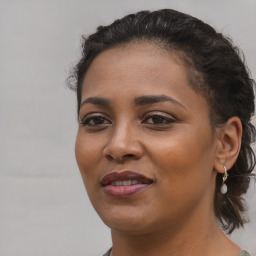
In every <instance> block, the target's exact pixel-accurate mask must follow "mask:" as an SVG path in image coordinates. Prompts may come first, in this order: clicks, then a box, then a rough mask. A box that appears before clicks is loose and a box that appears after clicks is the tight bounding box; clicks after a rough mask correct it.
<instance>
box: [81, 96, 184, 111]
mask: <svg viewBox="0 0 256 256" xmlns="http://www.w3.org/2000/svg"><path fill="white" fill-rule="evenodd" d="M165 101H169V102H172V103H174V104H177V105H179V106H181V107H183V108H184V109H186V110H187V108H186V107H185V106H183V105H182V104H181V103H180V102H178V101H177V100H175V99H173V98H171V97H169V96H167V95H145V96H140V97H137V98H135V99H134V104H135V105H136V106H141V105H148V104H156V103H159V102H165ZM88 103H90V104H94V105H99V106H103V107H110V105H111V104H110V101H109V100H107V99H104V98H100V97H90V98H88V99H86V100H84V101H83V102H82V103H81V106H80V107H82V106H83V105H85V104H88Z"/></svg>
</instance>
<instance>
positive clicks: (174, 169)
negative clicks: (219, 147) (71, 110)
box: [76, 43, 216, 234]
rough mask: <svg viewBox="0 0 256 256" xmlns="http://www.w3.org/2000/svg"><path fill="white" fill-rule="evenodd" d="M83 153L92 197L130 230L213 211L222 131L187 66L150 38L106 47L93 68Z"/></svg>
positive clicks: (85, 101)
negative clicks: (214, 124)
mask: <svg viewBox="0 0 256 256" xmlns="http://www.w3.org/2000/svg"><path fill="white" fill-rule="evenodd" d="M80 121H81V124H80V126H79V130H78V134H77V141H76V158H77V162H78V166H79V168H80V171H81V175H82V178H83V181H84V184H85V187H86V189H87V192H88V195H89V198H90V200H91V202H92V204H93V206H94V208H95V210H96V211H97V213H98V214H99V216H100V217H101V218H102V220H103V221H104V222H105V223H106V224H107V225H108V226H109V227H110V228H112V229H114V230H117V231H122V232H128V233H131V234H138V233H147V232H153V231H156V230H158V229H161V228H170V227H174V226H175V225H180V224H181V223H183V222H184V221H186V220H188V219H189V218H190V217H191V216H198V218H199V221H200V216H201V215H202V214H208V213H209V212H213V197H214V186H215V185H214V184H215V171H213V166H214V161H215V152H216V138H215V133H214V132H213V130H212V128H211V126H210V120H209V105H208V103H207V102H206V100H205V98H204V97H202V96H201V95H199V94H198V93H196V92H195V91H194V90H193V89H192V88H191V87H190V85H189V83H188V79H187V74H186V70H185V68H184V66H183V65H182V64H181V63H180V62H179V61H178V60H177V58H175V57H173V56H172V55H171V54H169V53H168V52H166V51H165V50H164V49H160V48H158V47H156V46H154V45H151V44H148V43H137V44H135V43H134V44H130V45H126V46H122V47H117V48H113V49H109V50H106V51H104V52H102V53H101V54H99V55H98V56H97V57H96V58H95V60H94V61H93V62H92V64H91V66H90V68H89V70H88V71H87V73H86V76H85V79H84V82H83V89H82V99H81V110H80Z"/></svg>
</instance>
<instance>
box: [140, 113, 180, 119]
mask: <svg viewBox="0 0 256 256" xmlns="http://www.w3.org/2000/svg"><path fill="white" fill-rule="evenodd" d="M153 116H160V117H163V118H166V119H171V120H174V121H177V118H175V117H174V116H173V115H170V114H167V113H165V112H162V111H151V112H148V113H146V114H145V115H144V116H143V118H142V119H143V120H145V119H148V118H150V117H153Z"/></svg>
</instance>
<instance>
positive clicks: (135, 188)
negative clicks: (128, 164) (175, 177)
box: [100, 171, 153, 198]
mask: <svg viewBox="0 0 256 256" xmlns="http://www.w3.org/2000/svg"><path fill="white" fill-rule="evenodd" d="M100 183H101V185H102V186H103V188H104V191H105V192H106V193H107V194H108V195H110V196H112V197H119V198H120V197H127V196H130V195H133V194H136V193H138V192H140V191H142V190H145V189H146V188H148V187H149V186H150V185H151V184H152V183H153V180H152V179H149V178H147V177H145V176H144V175H142V174H138V173H135V172H131V171H123V172H111V173H109V174H107V175H105V176H104V177H103V178H102V180H101V182H100Z"/></svg>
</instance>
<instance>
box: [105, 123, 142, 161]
mask: <svg viewBox="0 0 256 256" xmlns="http://www.w3.org/2000/svg"><path fill="white" fill-rule="evenodd" d="M138 137H139V136H138V133H137V132H136V131H135V128H131V126H129V125H127V124H122V125H119V126H116V127H115V128H113V130H112V135H111V136H110V138H109V140H108V143H107V145H106V146H105V148H104V150H103V155H104V156H105V157H106V158H107V159H108V160H109V161H116V162H124V161H126V160H128V159H134V160H137V159H139V158H141V157H142V155H143V147H142V145H141V143H140V141H139V138H138Z"/></svg>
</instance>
